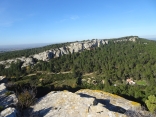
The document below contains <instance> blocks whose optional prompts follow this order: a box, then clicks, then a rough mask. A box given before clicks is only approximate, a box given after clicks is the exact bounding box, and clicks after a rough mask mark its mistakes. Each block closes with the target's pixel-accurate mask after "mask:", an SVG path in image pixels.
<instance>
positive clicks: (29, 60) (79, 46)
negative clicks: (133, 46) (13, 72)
mask: <svg viewBox="0 0 156 117" xmlns="http://www.w3.org/2000/svg"><path fill="white" fill-rule="evenodd" d="M136 39H138V37H129V38H128V39H127V38H126V39H121V40H115V41H114V43H117V42H122V41H132V42H135V41H136ZM106 44H109V40H98V39H94V40H88V41H80V42H73V43H70V44H69V45H67V46H64V47H60V48H55V49H51V50H46V51H44V52H41V53H38V54H35V55H30V56H29V57H19V58H15V59H8V60H5V61H0V64H3V65H5V68H9V67H10V64H11V63H12V62H14V63H16V62H17V61H18V60H20V61H22V62H23V65H22V67H26V66H29V65H34V64H35V62H34V59H37V60H43V61H48V60H50V59H52V58H56V57H60V56H63V55H65V54H70V53H71V54H72V53H75V52H82V51H84V50H90V49H92V48H95V47H100V46H101V45H106Z"/></svg>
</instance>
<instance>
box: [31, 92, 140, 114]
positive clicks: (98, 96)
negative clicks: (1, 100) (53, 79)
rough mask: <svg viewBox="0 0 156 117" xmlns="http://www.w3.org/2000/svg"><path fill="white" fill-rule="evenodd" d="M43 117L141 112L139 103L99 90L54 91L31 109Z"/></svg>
mask: <svg viewBox="0 0 156 117" xmlns="http://www.w3.org/2000/svg"><path fill="white" fill-rule="evenodd" d="M31 108H32V109H33V113H34V115H37V116H39V117H40V116H42V117H126V115H125V112H126V111H127V110H129V109H130V110H139V109H140V108H141V106H140V104H139V103H136V102H133V101H129V100H126V99H124V98H122V97H120V96H117V95H113V94H110V93H106V92H103V91H98V90H89V89H83V90H79V91H77V92H76V93H72V92H68V91H52V92H50V93H48V94H47V95H46V96H44V97H42V98H40V99H39V100H38V102H37V103H36V104H35V105H34V106H32V107H31Z"/></svg>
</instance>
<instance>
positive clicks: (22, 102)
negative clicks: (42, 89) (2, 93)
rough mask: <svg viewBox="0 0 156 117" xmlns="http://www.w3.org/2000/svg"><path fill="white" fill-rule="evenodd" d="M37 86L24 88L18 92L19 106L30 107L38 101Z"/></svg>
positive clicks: (22, 107)
mask: <svg viewBox="0 0 156 117" xmlns="http://www.w3.org/2000/svg"><path fill="white" fill-rule="evenodd" d="M36 92H37V91H36V87H32V86H30V88H23V89H22V91H21V92H20V93H16V95H17V98H18V107H19V108H20V109H25V108H29V107H30V106H31V105H33V104H34V103H35V101H36Z"/></svg>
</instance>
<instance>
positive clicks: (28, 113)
mask: <svg viewBox="0 0 156 117" xmlns="http://www.w3.org/2000/svg"><path fill="white" fill-rule="evenodd" d="M50 110H52V107H50V108H46V109H42V110H39V111H35V112H34V111H33V109H32V108H31V109H29V110H25V112H24V116H23V117H44V116H45V115H46V114H48V113H49V111H50Z"/></svg>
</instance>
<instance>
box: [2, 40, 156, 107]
mask: <svg viewBox="0 0 156 117" xmlns="http://www.w3.org/2000/svg"><path fill="white" fill-rule="evenodd" d="M12 54H13V53H12ZM13 56H14V57H15V56H16V55H13ZM1 57H2V54H1ZM1 57H0V58H1ZM5 57H9V56H7V55H5ZM2 59H4V58H1V60H2ZM0 75H7V77H10V81H12V82H14V83H15V85H25V84H27V83H36V85H37V87H38V90H39V91H38V96H40V95H43V94H42V93H43V92H44V93H45V92H48V91H51V90H63V89H69V90H76V89H80V88H90V89H100V90H104V91H108V92H111V93H114V94H117V95H121V96H123V97H125V98H128V99H131V100H135V101H138V102H140V103H142V104H145V100H147V99H148V96H150V95H156V87H155V85H156V42H155V41H150V40H146V39H141V38H139V39H137V40H136V42H128V41H123V42H116V43H114V40H111V41H109V44H108V45H104V46H101V47H98V48H92V49H91V50H85V51H84V52H82V53H74V54H69V55H64V56H62V57H59V58H55V59H51V60H50V61H49V62H45V61H38V63H37V64H36V65H35V66H28V67H26V68H21V64H20V61H19V62H18V63H17V64H14V63H12V65H11V67H10V68H8V69H4V66H3V65H0ZM88 79H94V81H95V83H91V82H89V81H87V80H88ZM127 79H133V81H135V82H136V84H135V85H129V84H127V82H126V80H127Z"/></svg>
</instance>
